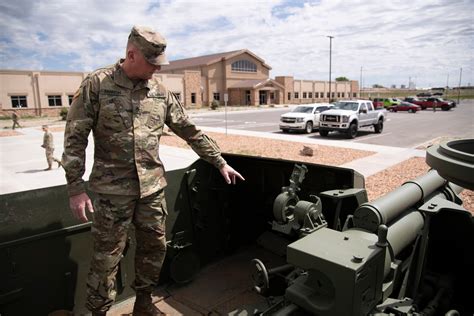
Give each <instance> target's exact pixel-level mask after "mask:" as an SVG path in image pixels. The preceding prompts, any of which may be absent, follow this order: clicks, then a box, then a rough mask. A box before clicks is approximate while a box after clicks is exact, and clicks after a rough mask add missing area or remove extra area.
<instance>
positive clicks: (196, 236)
mask: <svg viewBox="0 0 474 316" xmlns="http://www.w3.org/2000/svg"><path fill="white" fill-rule="evenodd" d="M470 148H472V147H470ZM464 151H467V150H464ZM471 154H472V149H471ZM225 159H226V160H227V161H228V162H229V163H230V164H231V165H232V166H233V167H235V168H236V169H237V170H239V172H241V173H242V174H243V175H244V176H245V178H246V181H245V182H242V183H239V184H238V185H236V186H229V185H227V184H226V183H225V182H224V181H223V180H222V177H221V175H220V174H219V172H218V171H217V170H216V169H215V168H214V167H212V166H210V165H209V164H208V163H206V162H204V161H202V160H198V161H196V162H195V163H193V164H192V165H191V166H189V167H188V168H184V169H178V170H173V171H169V172H168V174H167V180H168V187H167V188H166V190H165V193H166V199H167V203H168V212H169V216H168V218H167V231H166V235H167V240H168V251H167V257H166V260H165V263H164V266H163V270H162V279H161V283H162V285H167V284H190V283H191V284H192V281H193V280H194V279H195V278H196V277H197V275H198V272H199V271H201V267H203V266H206V265H210V264H211V263H214V262H217V261H218V260H220V259H222V258H228V257H229V256H231V255H233V254H235V253H238V251H239V250H241V249H245V248H252V247H255V244H256V243H257V244H259V245H261V246H263V247H265V248H267V249H270V250H271V252H272V253H275V254H276V255H275V256H276V257H277V258H278V259H281V260H279V261H280V262H281V261H284V259H283V258H286V259H287V262H286V264H283V265H274V264H273V262H272V264H271V265H269V266H272V267H274V268H272V269H267V268H266V267H265V264H267V265H268V262H267V261H266V260H265V259H262V260H258V259H257V260H255V261H253V265H254V266H255V267H256V271H255V279H256V283H255V287H256V289H257V291H258V292H260V293H261V294H263V295H264V296H267V297H268V296H272V297H273V298H274V300H273V301H271V303H267V299H264V298H263V296H260V295H255V297H258V298H262V300H261V303H262V304H263V303H264V304H263V305H262V304H259V305H258V310H259V312H261V313H262V314H266V315H271V314H280V315H291V314H316V315H368V314H371V313H375V314H376V313H380V315H384V313H385V314H386V313H388V312H389V311H390V312H392V311H393V313H395V314H396V313H398V314H403V312H404V311H402V310H403V307H402V305H408V307H405V309H406V310H408V309H409V308H411V307H415V308H416V310H414V312H415V311H416V312H418V311H419V310H423V309H426V308H427V307H428V306H434V305H433V304H432V303H437V302H439V305H438V308H437V311H436V312H438V311H442V312H443V313H444V311H445V310H446V311H447V310H452V309H455V310H458V311H459V312H460V313H462V312H466V313H467V314H468V315H470V314H472V306H471V305H470V299H471V298H470V295H469V291H463V288H466V287H467V288H469V287H470V286H471V284H472V277H471V275H472V264H473V255H472V245H473V244H474V242H473V229H472V216H471V214H470V213H468V212H467V211H465V210H464V209H463V208H462V207H461V206H460V204H461V201H460V199H459V197H458V196H457V194H458V192H459V191H460V190H461V188H460V187H459V186H457V185H454V184H453V183H448V182H447V181H446V180H445V179H443V178H441V177H440V176H439V175H438V174H437V173H436V171H431V172H429V173H428V174H427V175H425V176H423V177H421V178H419V179H417V180H414V181H411V182H409V183H407V184H406V185H403V186H402V187H401V188H400V189H397V190H395V191H393V192H391V193H389V194H388V195H387V196H386V197H383V198H381V199H379V200H376V201H373V202H372V203H367V195H366V192H365V189H364V187H365V185H364V178H363V177H362V176H361V175H360V174H358V173H357V172H356V171H354V170H351V169H347V168H339V167H331V166H323V165H316V164H305V165H304V166H303V165H295V162H292V161H285V160H276V159H266V158H258V157H246V156H240V155H225ZM471 164H472V161H471ZM466 172H467V171H466ZM454 178H455V177H454ZM471 179H472V177H471ZM449 181H451V182H454V180H451V179H449ZM468 182H469V181H468ZM288 183H289V185H288ZM458 185H461V184H459V183H458ZM471 185H472V182H471ZM461 186H463V185H461ZM282 188H283V189H282ZM434 204H436V205H434ZM0 205H1V208H0V225H1V226H0V227H1V230H0V258H2V260H0V280H1V282H0V314H1V315H2V316H4V315H5V316H11V315H33V314H34V315H48V313H51V312H52V311H55V310H61V309H64V310H70V311H74V313H76V314H84V313H85V312H86V311H85V309H84V301H85V292H86V291H85V279H86V275H87V272H88V268H89V262H88V260H89V257H90V252H91V251H92V250H91V240H90V223H86V224H79V225H78V224H77V222H76V221H75V220H74V219H73V218H72V215H71V212H70V211H69V207H68V200H67V194H66V189H65V186H58V187H51V188H46V189H38V190H32V191H26V192H18V193H13V194H4V195H1V196H0ZM131 236H133V234H131ZM346 237H347V239H345V238H346ZM263 247H260V248H262V249H263ZM134 249H135V241H134V240H133V238H130V240H129V242H128V246H127V249H126V252H125V254H124V258H123V259H122V261H121V262H120V264H119V271H118V274H117V293H118V295H117V301H121V300H125V299H127V298H129V297H131V296H133V294H134V293H133V291H132V290H131V289H130V284H131V282H132V281H133V278H134V272H133V265H132V263H133V252H134ZM250 258H251V257H250ZM246 262H247V261H246ZM250 283H251V282H249V287H250V286H251V285H250ZM438 289H442V290H438ZM216 295H219V294H216ZM405 298H406V299H405ZM268 302H270V301H269V300H268ZM396 305H398V306H399V307H397V306H396ZM262 306H263V307H262ZM255 309H256V308H248V310H249V311H251V312H253V311H255ZM435 309H436V308H435ZM414 312H413V313H412V314H414ZM407 313H408V314H409V312H407ZM453 313H454V312H453ZM433 315H436V314H433Z"/></svg>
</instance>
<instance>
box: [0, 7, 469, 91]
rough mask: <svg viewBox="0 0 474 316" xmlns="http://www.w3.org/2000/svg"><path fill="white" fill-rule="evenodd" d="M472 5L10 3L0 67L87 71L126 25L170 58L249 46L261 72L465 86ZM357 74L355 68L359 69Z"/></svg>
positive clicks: (111, 52)
mask: <svg viewBox="0 0 474 316" xmlns="http://www.w3.org/2000/svg"><path fill="white" fill-rule="evenodd" d="M473 12H474V1H472V0H466V1H457V0H440V1H434V0H412V1H385V0H344V1H342V0H320V1H283V0H275V1H271V0H252V1H250V0H240V1H237V0H235V1H228V0H213V1H207V0H200V1H191V0H183V1H179V0H177V1H174V0H159V1H158V0H146V1H138V0H135V1H132V0H125V1H112V0H102V1H92V0H82V1H76V0H36V1H32V0H15V1H3V2H2V3H1V4H0V29H1V30H2V32H1V33H0V69H27V70H65V71H90V70H93V69H95V68H98V67H101V66H104V65H109V64H112V63H114V62H115V61H116V60H117V59H118V58H120V57H122V56H123V55H124V51H125V44H126V39H127V36H128V33H129V32H130V29H131V27H132V26H133V25H135V24H136V25H146V26H150V27H153V28H155V29H157V30H159V31H160V32H161V33H162V34H163V35H164V36H165V37H166V39H167V41H168V48H167V55H168V58H169V59H170V60H175V59H181V58H188V57H194V56H200V55H206V54H213V53H219V52H226V51H232V50H237V49H244V48H245V49H249V50H250V51H252V52H253V53H255V54H257V55H258V56H260V57H261V58H263V59H264V60H265V62H266V63H267V64H269V65H270V66H271V67H272V70H271V73H270V75H271V76H272V77H274V76H279V75H292V76H294V77H295V79H308V80H309V79H311V80H327V79H328V72H329V39H328V38H327V36H328V35H331V36H334V39H333V41H332V78H335V77H338V76H345V77H348V78H350V79H354V80H360V79H361V77H362V84H363V85H364V86H371V85H373V84H382V85H385V86H390V85H392V84H396V85H397V86H399V85H400V84H405V85H407V84H408V80H409V78H411V80H413V81H414V82H415V83H416V85H417V86H418V87H430V86H446V84H448V85H449V86H455V85H456V86H457V84H458V82H459V74H460V68H462V69H463V70H462V84H463V85H467V84H471V85H474V74H473V73H474V71H473V68H474V60H473V51H474V26H473V22H472V21H473V20H474V13H473ZM361 70H362V71H361Z"/></svg>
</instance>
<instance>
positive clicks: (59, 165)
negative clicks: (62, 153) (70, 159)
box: [56, 160, 63, 168]
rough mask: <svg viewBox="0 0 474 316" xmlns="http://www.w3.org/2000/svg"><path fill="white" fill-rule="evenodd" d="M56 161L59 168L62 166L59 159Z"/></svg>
mask: <svg viewBox="0 0 474 316" xmlns="http://www.w3.org/2000/svg"><path fill="white" fill-rule="evenodd" d="M56 162H57V163H58V168H61V167H62V166H63V164H62V163H61V160H56Z"/></svg>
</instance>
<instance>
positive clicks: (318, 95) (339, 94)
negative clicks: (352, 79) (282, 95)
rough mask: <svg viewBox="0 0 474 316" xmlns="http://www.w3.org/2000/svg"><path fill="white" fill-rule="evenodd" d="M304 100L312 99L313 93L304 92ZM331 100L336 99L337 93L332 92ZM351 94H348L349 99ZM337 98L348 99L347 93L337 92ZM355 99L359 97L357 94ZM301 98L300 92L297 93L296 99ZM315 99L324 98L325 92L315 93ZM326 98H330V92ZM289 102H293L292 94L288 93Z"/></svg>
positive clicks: (354, 94) (354, 95)
mask: <svg viewBox="0 0 474 316" xmlns="http://www.w3.org/2000/svg"><path fill="white" fill-rule="evenodd" d="M302 94H303V95H302V99H312V98H313V93H312V92H303V93H302ZM331 95H332V96H331V98H335V97H336V92H331ZM350 96H351V94H350V93H349V92H348V93H347V97H350ZM337 97H338V98H345V97H346V93H345V92H337ZM353 97H354V98H356V97H357V93H355V92H354V93H353ZM299 98H300V94H299V92H295V99H299ZM314 98H315V99H318V98H324V92H315V93H314ZM326 98H329V92H326ZM288 100H291V92H288Z"/></svg>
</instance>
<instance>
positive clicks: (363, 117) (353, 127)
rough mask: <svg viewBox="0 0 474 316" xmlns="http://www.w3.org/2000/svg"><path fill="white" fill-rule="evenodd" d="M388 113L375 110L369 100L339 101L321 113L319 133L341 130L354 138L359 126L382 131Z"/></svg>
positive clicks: (326, 134)
mask: <svg viewBox="0 0 474 316" xmlns="http://www.w3.org/2000/svg"><path fill="white" fill-rule="evenodd" d="M386 115H387V112H386V111H385V110H374V106H373V104H372V102H371V101H368V100H344V101H339V102H336V103H335V104H334V107H333V108H332V109H331V110H328V111H326V112H324V113H323V114H321V117H320V122H319V135H321V136H323V137H326V136H328V134H329V132H331V131H339V132H344V133H346V135H347V138H354V137H356V136H357V131H358V130H359V128H361V127H365V126H373V127H374V130H375V132H376V133H382V130H383V123H384V121H385V118H386Z"/></svg>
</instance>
